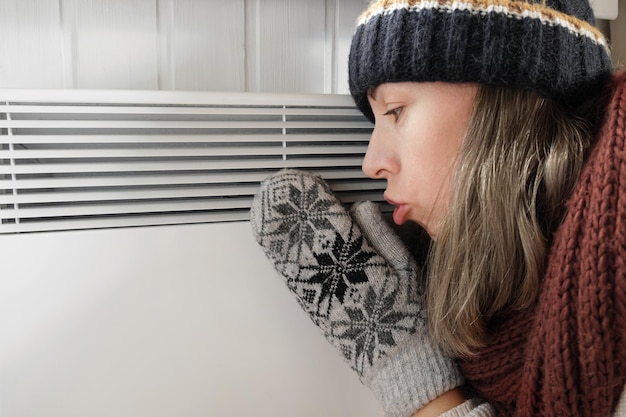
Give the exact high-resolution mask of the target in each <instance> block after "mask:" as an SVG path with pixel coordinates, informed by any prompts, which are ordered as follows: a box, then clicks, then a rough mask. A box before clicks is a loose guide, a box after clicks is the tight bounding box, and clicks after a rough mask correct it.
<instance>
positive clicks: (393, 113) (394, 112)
mask: <svg viewBox="0 0 626 417" xmlns="http://www.w3.org/2000/svg"><path fill="white" fill-rule="evenodd" d="M403 109H404V107H402V106H400V107H395V108H393V109H391V110H388V111H387V112H386V113H385V114H384V115H385V116H393V117H394V118H395V119H396V120H398V118H399V117H400V114H402V110H403Z"/></svg>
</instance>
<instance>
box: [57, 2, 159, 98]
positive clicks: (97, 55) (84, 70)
mask: <svg viewBox="0 0 626 417" xmlns="http://www.w3.org/2000/svg"><path fill="white" fill-rule="evenodd" d="M61 11H62V19H63V26H64V30H65V31H67V32H68V33H69V34H70V41H69V44H70V48H69V49H70V50H69V51H68V53H69V57H70V58H69V59H70V61H71V68H68V69H67V71H71V72H72V73H71V75H70V76H68V78H70V79H71V80H72V87H74V88H116V89H124V88H131V89H156V88H157V87H158V81H157V80H158V78H157V68H158V66H157V62H158V60H157V45H158V42H157V39H158V38H157V20H156V16H157V14H156V0H133V1H128V0H107V1H102V0H63V1H62V7H61Z"/></svg>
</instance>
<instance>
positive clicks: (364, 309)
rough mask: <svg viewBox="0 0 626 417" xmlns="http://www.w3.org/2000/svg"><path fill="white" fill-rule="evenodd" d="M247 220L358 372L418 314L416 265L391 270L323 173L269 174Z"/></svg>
mask: <svg viewBox="0 0 626 417" xmlns="http://www.w3.org/2000/svg"><path fill="white" fill-rule="evenodd" d="M251 224H252V228H253V232H254V235H255V237H256V239H257V241H258V243H259V244H260V245H261V247H262V248H263V250H264V251H265V254H266V256H267V257H268V258H269V259H270V260H271V262H272V263H273V265H274V267H275V268H276V270H277V271H278V272H279V274H280V275H281V276H282V277H283V279H284V280H285V283H286V284H287V287H288V288H289V289H290V291H291V292H292V293H293V294H294V295H295V296H296V298H297V300H298V302H299V303H300V305H301V306H302V308H303V309H304V310H305V311H306V312H307V313H308V314H309V316H310V318H311V319H312V320H313V322H314V323H315V324H316V325H317V326H318V327H319V328H320V329H321V330H322V332H323V333H324V335H325V337H326V338H327V339H328V340H329V342H330V343H331V344H333V345H334V346H335V347H336V348H337V349H339V351H340V352H341V353H342V355H343V356H344V358H345V359H346V360H347V361H348V363H349V364H350V366H351V367H352V368H353V369H354V370H355V371H356V372H357V374H358V375H359V377H361V378H363V377H364V375H366V374H367V372H368V370H369V369H370V368H371V367H372V366H374V364H375V363H376V361H377V360H378V359H379V358H381V357H383V356H385V355H386V354H387V353H388V352H389V351H390V350H391V349H393V348H394V347H395V346H397V345H398V344H399V343H401V342H402V341H403V340H404V339H406V338H408V337H409V336H410V335H411V334H412V333H413V332H415V329H416V322H417V321H418V320H421V321H423V320H424V317H423V311H422V309H421V308H420V306H419V303H418V299H419V298H420V297H421V294H419V293H418V289H419V287H420V286H419V285H416V284H415V280H416V279H417V278H418V275H419V274H418V271H417V268H416V267H415V265H414V264H411V263H410V262H409V263H407V268H408V269H409V270H405V271H399V270H396V269H394V268H392V267H391V266H390V265H389V263H388V262H387V261H386V260H385V259H384V258H383V257H382V256H381V255H380V254H379V253H378V252H377V251H376V249H375V248H374V247H373V246H372V245H371V244H370V243H369V242H368V240H367V239H366V238H365V236H364V235H363V234H362V232H361V230H360V228H359V226H358V224H357V223H356V222H355V221H354V220H353V219H352V217H351V216H350V214H349V213H348V211H347V210H346V209H345V207H344V206H343V205H342V203H341V202H340V201H339V200H338V199H337V197H336V196H335V195H334V193H333V191H332V190H331V188H330V187H329V185H328V184H327V183H326V182H325V181H323V180H322V179H321V178H319V177H317V176H315V175H313V174H309V173H304V172H301V171H295V170H283V171H281V172H279V173H278V174H275V175H273V176H270V177H269V178H267V179H266V180H265V181H264V182H263V184H262V186H261V189H260V191H259V193H258V194H257V196H256V197H255V199H254V202H253V204H252V208H251ZM407 277H412V280H413V281H411V279H408V278H407Z"/></svg>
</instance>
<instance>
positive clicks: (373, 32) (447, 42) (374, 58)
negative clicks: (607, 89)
mask: <svg viewBox="0 0 626 417" xmlns="http://www.w3.org/2000/svg"><path fill="white" fill-rule="evenodd" d="M594 24H595V19H594V16H593V11H592V9H591V7H590V6H589V3H588V1H587V0H543V1H538V2H533V1H528V2H525V1H509V0H378V1H376V2H374V3H372V4H371V5H370V7H369V8H368V9H367V10H366V11H365V12H364V13H363V14H362V15H361V16H360V17H359V20H358V22H357V28H356V31H355V33H354V36H353V38H352V46H351V49H350V56H349V77H350V78H349V84H350V92H351V94H352V96H353V98H354V101H355V103H356V105H357V106H358V107H359V109H360V110H361V111H362V112H363V113H364V114H365V115H366V116H367V117H368V118H369V119H370V120H371V121H374V116H373V114H372V110H371V108H370V105H369V103H368V100H367V94H368V91H369V90H370V89H372V88H374V87H376V86H378V85H379V84H382V83H386V82H401V81H418V82H419V81H447V82H476V83H482V84H491V85H497V86H506V87H512V88H517V89H531V90H535V91H537V92H538V93H540V94H541V95H543V96H547V97H551V98H553V99H556V100H557V101H559V102H562V103H564V104H565V105H568V106H575V105H577V104H580V103H582V102H583V101H585V99H586V98H587V96H589V95H590V94H593V93H595V92H597V91H598V90H599V89H601V88H602V87H603V86H604V84H605V83H606V82H607V81H608V80H609V78H610V75H611V72H612V64H611V58H610V54H609V46H608V44H607V41H606V39H605V38H604V36H603V35H602V33H601V32H600V31H599V30H598V29H596V28H595V27H594Z"/></svg>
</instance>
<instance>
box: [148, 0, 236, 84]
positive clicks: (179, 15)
mask: <svg viewBox="0 0 626 417" xmlns="http://www.w3.org/2000/svg"><path fill="white" fill-rule="evenodd" d="M161 11H162V12H163V13H168V12H169V13H171V25H170V28H171V32H170V33H169V38H170V42H171V43H170V45H171V55H170V60H171V69H172V74H171V79H172V87H173V89H175V90H211V91H244V90H245V65H244V55H245V51H244V34H245V26H244V24H245V22H244V2H243V0H230V1H206V0H176V1H174V2H173V4H172V7H171V8H170V9H169V10H168V11H166V10H160V12H161Z"/></svg>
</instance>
